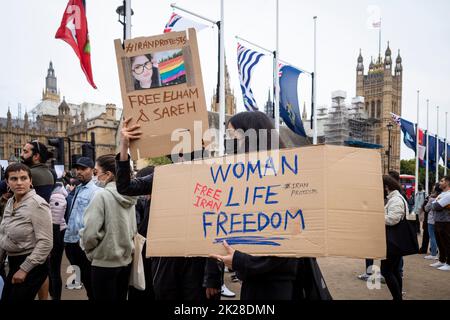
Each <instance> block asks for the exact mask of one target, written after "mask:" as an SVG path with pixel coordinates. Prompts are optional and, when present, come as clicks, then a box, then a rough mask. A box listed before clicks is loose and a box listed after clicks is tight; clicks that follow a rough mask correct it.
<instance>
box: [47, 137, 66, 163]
mask: <svg viewBox="0 0 450 320" xmlns="http://www.w3.org/2000/svg"><path fill="white" fill-rule="evenodd" d="M48 144H49V145H50V146H52V147H55V158H56V164H62V165H63V164H65V161H64V160H65V153H64V138H49V139H48Z"/></svg>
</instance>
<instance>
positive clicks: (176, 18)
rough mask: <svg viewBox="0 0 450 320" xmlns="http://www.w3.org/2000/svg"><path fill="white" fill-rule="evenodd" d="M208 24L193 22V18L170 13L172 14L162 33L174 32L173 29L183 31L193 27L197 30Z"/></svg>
mask: <svg viewBox="0 0 450 320" xmlns="http://www.w3.org/2000/svg"><path fill="white" fill-rule="evenodd" d="M207 27H208V26H207V25H206V24H203V23H199V22H195V21H193V20H190V19H187V18H184V17H182V16H180V15H178V14H176V13H172V16H171V17H170V19H169V22H167V24H166V27H165V28H164V33H167V32H174V31H184V30H186V29H189V28H195V30H197V32H199V31H201V30H203V29H205V28H207Z"/></svg>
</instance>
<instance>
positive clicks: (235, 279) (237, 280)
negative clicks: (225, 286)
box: [230, 274, 239, 282]
mask: <svg viewBox="0 0 450 320" xmlns="http://www.w3.org/2000/svg"><path fill="white" fill-rule="evenodd" d="M230 278H231V282H239V278H238V277H237V276H236V274H232V275H231V277H230Z"/></svg>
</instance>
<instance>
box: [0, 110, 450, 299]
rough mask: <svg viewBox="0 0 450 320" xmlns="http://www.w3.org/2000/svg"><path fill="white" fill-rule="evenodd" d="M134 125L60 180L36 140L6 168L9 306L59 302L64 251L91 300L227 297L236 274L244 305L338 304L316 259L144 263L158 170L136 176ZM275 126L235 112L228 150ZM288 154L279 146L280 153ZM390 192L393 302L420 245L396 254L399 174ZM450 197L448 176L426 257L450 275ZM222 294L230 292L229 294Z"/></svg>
mask: <svg viewBox="0 0 450 320" xmlns="http://www.w3.org/2000/svg"><path fill="white" fill-rule="evenodd" d="M130 120H131V119H127V120H125V121H124V124H123V127H122V129H121V143H120V147H119V149H120V150H119V153H118V154H117V155H103V156H101V157H99V158H97V159H96V161H95V162H94V161H93V160H92V159H90V158H86V157H81V158H79V159H78V161H77V162H76V163H75V164H73V173H72V174H70V173H67V174H66V175H65V176H64V177H63V178H61V179H58V178H57V176H56V173H55V172H54V171H53V170H51V169H49V167H48V166H47V165H46V162H47V160H48V159H49V152H48V150H47V147H46V146H45V145H44V144H42V143H40V142H37V141H32V142H29V143H27V144H26V145H25V146H24V148H23V152H22V155H21V157H22V162H21V163H15V164H10V165H9V166H8V168H7V169H6V171H5V179H4V180H3V181H2V182H1V183H0V194H1V198H0V219H1V220H0V221H1V222H0V292H1V291H3V292H2V293H0V294H1V299H2V300H5V301H21V300H33V299H35V297H36V296H38V297H39V299H41V300H46V299H48V296H49V295H50V296H51V298H52V299H53V300H60V299H61V292H62V288H63V283H62V278H61V263H62V258H63V255H64V253H65V255H66V257H67V259H68V260H69V262H70V264H71V265H72V266H73V267H74V268H75V269H76V270H75V271H76V272H75V275H76V277H75V278H74V280H73V282H72V283H67V284H66V287H67V289H80V288H81V287H84V288H85V290H86V295H87V298H88V299H89V300H94V301H99V300H107V301H122V300H126V299H128V300H139V301H153V300H186V301H206V300H207V299H210V300H218V299H220V297H221V293H223V291H224V289H223V288H224V287H223V285H224V281H223V279H224V270H225V269H228V270H230V271H231V270H232V271H233V272H234V280H235V281H240V282H241V283H242V287H241V293H240V298H241V299H242V300H270V299H273V300H305V299H307V300H330V299H332V297H331V294H330V292H329V290H328V288H327V286H326V284H325V280H324V278H323V276H322V273H321V271H320V268H319V265H318V264H317V261H316V259H315V258H281V257H259V256H258V257H257V256H252V255H251V254H247V253H245V252H241V251H239V250H235V249H234V248H233V247H231V246H229V245H228V244H227V243H226V242H224V243H223V245H224V247H225V250H226V255H216V254H213V253H211V255H210V256H209V257H208V258H205V257H152V258H147V257H146V256H145V252H146V249H145V245H144V248H143V250H141V251H140V250H137V249H136V247H135V237H136V236H137V234H139V235H142V236H144V237H146V236H147V228H148V223H149V214H150V203H151V199H152V187H153V171H154V168H153V167H146V168H144V169H142V170H140V171H139V172H137V174H134V173H133V172H132V168H131V166H130V156H129V155H128V148H129V145H130V141H132V140H134V139H139V138H140V137H141V136H142V132H141V131H140V127H139V125H134V126H130V125H129V123H130ZM271 129H274V127H273V124H272V122H271V120H270V119H269V118H268V117H267V116H266V115H265V114H264V113H261V112H243V113H240V114H237V115H235V116H233V117H232V118H231V119H230V120H229V122H228V129H227V135H228V137H227V138H228V139H227V140H228V141H227V145H233V146H238V148H234V149H233V150H234V151H231V152H238V150H241V152H248V151H263V150H266V149H269V148H271V146H272V144H271V143H266V142H267V141H269V142H270V141H271V140H279V139H280V138H279V137H278V136H277V134H276V131H275V130H271ZM250 130H266V133H267V134H268V135H269V136H268V137H266V139H265V141H264V142H265V143H260V142H259V140H258V141H256V146H255V145H250V144H249V141H248V139H247V137H246V135H245V133H246V132H247V131H250ZM242 133H243V134H242ZM258 139H259V135H258ZM230 141H231V142H230ZM283 147H284V145H283V142H282V141H281V140H280V142H279V148H283ZM227 150H228V149H227ZM397 175H398V174H397ZM383 186H384V190H385V199H386V206H385V222H386V226H387V227H386V228H387V231H389V232H387V234H388V237H387V247H388V252H387V258H386V259H385V260H383V261H382V262H381V272H382V275H383V277H384V279H385V282H386V284H387V285H388V287H389V290H390V292H391V293H392V296H393V298H394V299H401V298H402V269H403V256H404V255H408V254H413V253H414V248H412V249H411V250H407V249H405V248H404V247H403V248H401V249H403V251H401V250H398V248H397V244H396V243H395V241H394V240H393V238H395V234H396V233H398V232H397V231H396V230H397V228H396V227H395V226H397V225H402V224H403V223H402V221H406V217H407V216H408V214H409V209H408V204H407V202H406V201H405V199H404V198H403V195H402V189H401V187H400V184H399V183H398V181H396V177H395V174H394V178H393V177H392V176H385V177H383ZM439 191H440V192H441V193H440V194H439V193H438V192H439ZM449 191H450V177H445V178H443V179H442V180H441V183H440V184H439V186H436V188H435V189H434V191H433V194H431V195H430V197H428V198H427V199H424V203H423V208H424V211H425V212H426V213H427V219H426V220H427V221H426V222H427V230H428V234H429V239H430V243H431V254H430V255H429V256H427V257H426V258H427V259H431V258H430V257H432V259H436V258H437V257H438V256H439V261H438V262H435V263H434V264H433V266H434V267H438V268H439V269H440V270H449V269H450V265H449V263H450V261H449V258H450V257H449V255H450V249H449V248H450V246H449V244H450V241H449V237H450V230H449V226H450V209H448V208H447V207H449V208H450V192H449ZM430 217H431V219H430ZM424 224H425V221H424ZM390 234H392V237H393V238H390V236H389V235H390ZM416 240H417V238H416ZM392 243H394V244H392ZM426 246H427V248H428V244H426ZM394 247H395V248H394ZM400 247H401V245H400ZM422 247H423V246H422ZM405 250H406V251H405ZM417 250H418V248H417ZM438 252H439V255H438ZM416 253H417V252H416ZM139 255H142V260H143V268H144V274H145V290H142V288H139V289H137V288H134V287H132V286H130V284H129V283H130V281H129V279H130V274H131V272H132V271H131V270H132V262H133V260H134V259H137V258H138V257H140V256H139ZM6 261H7V263H6ZM367 263H368V264H369V265H371V264H373V261H367ZM225 289H226V288H225ZM225 294H232V293H229V290H225Z"/></svg>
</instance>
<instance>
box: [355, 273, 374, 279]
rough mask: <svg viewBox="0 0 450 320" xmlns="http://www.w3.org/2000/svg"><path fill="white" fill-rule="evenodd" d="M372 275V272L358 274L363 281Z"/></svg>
mask: <svg viewBox="0 0 450 320" xmlns="http://www.w3.org/2000/svg"><path fill="white" fill-rule="evenodd" d="M370 276H371V274H367V273H363V274H360V275H359V276H358V279H359V280H362V281H367V280H368V279H369V277H370Z"/></svg>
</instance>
